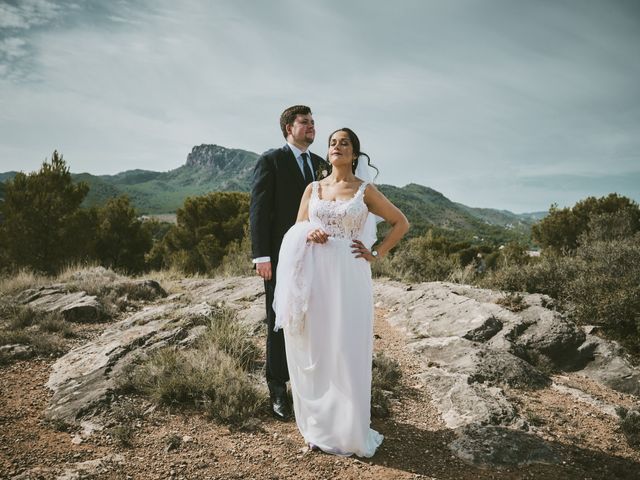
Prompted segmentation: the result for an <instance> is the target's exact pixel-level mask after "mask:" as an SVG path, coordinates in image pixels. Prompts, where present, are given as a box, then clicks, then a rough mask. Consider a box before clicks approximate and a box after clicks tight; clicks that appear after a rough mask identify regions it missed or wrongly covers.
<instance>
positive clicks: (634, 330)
mask: <svg viewBox="0 0 640 480" xmlns="http://www.w3.org/2000/svg"><path fill="white" fill-rule="evenodd" d="M575 261H576V265H577V274H576V275H575V276H574V277H573V279H571V280H570V281H569V282H567V285H566V288H565V289H564V292H563V297H564V300H565V301H567V302H570V303H571V305H572V308H571V315H572V317H573V319H575V320H576V321H577V322H579V323H583V324H596V325H601V326H603V327H604V329H605V330H606V331H608V332H609V333H612V334H615V335H616V336H618V337H621V338H625V337H629V336H631V337H633V338H636V339H637V338H639V337H640V234H636V235H634V236H633V237H630V238H626V239H621V240H612V241H595V242H591V243H585V244H583V245H581V246H580V247H579V248H578V250H577V252H576V259H575ZM639 347H640V346H639Z"/></svg>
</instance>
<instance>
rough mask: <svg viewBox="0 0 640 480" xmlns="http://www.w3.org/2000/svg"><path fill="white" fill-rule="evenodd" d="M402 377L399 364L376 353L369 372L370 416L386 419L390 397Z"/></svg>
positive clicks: (382, 354)
mask: <svg viewBox="0 0 640 480" xmlns="http://www.w3.org/2000/svg"><path fill="white" fill-rule="evenodd" d="M401 377H402V370H401V369H400V364H399V363H398V362H396V361H395V360H393V359H391V358H389V357H386V356H385V355H384V353H377V354H376V355H374V357H373V364H372V370H371V415H372V416H373V417H378V418H386V417H388V416H389V413H390V403H391V402H390V397H391V396H392V395H393V394H394V393H395V392H396V390H397V389H398V386H399V384H400V378H401Z"/></svg>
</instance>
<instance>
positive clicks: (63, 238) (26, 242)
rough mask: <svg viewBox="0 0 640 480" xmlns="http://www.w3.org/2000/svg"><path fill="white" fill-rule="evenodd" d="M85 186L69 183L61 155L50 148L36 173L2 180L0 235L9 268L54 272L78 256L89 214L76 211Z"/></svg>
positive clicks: (67, 172) (80, 253) (88, 223)
mask: <svg viewBox="0 0 640 480" xmlns="http://www.w3.org/2000/svg"><path fill="white" fill-rule="evenodd" d="M88 191H89V187H88V186H87V185H86V184H85V183H78V184H74V183H73V181H72V180H71V174H70V173H69V168H68V167H67V165H66V163H65V161H64V159H63V157H62V155H60V154H59V153H58V152H57V151H54V152H53V155H52V156H51V161H50V162H47V161H46V160H45V161H44V163H43V164H42V167H41V168H40V170H39V171H37V172H33V173H30V174H25V173H22V172H21V173H18V174H17V175H16V176H15V177H14V178H13V180H10V181H8V182H7V183H6V184H5V192H4V201H3V202H0V218H2V223H1V224H0V238H1V239H2V248H3V249H4V251H5V252H4V255H5V257H6V259H7V261H8V262H9V263H10V264H11V265H12V266H13V267H18V268H22V267H27V268H32V269H34V270H36V271H41V272H45V273H55V272H56V271H58V270H59V269H60V267H62V266H64V265H65V264H67V263H69V262H71V261H74V260H77V259H79V257H81V256H82V255H84V254H85V253H86V251H87V250H86V248H83V247H82V245H83V244H84V242H82V244H81V245H80V247H81V248H77V247H78V246H79V245H78V239H79V238H85V237H86V233H87V232H86V230H85V234H82V232H81V229H83V228H84V229H86V228H87V227H89V228H90V223H91V219H90V215H88V214H87V212H81V211H80V204H81V203H82V201H83V200H84V198H85V196H86V195H87V192H88Z"/></svg>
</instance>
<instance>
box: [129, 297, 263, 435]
mask: <svg viewBox="0 0 640 480" xmlns="http://www.w3.org/2000/svg"><path fill="white" fill-rule="evenodd" d="M205 324H206V325H207V327H208V328H207V330H206V332H205V333H204V334H203V335H202V337H200V339H199V340H198V341H197V342H196V343H195V344H194V345H193V347H192V348H191V349H188V350H179V349H177V348H175V347H167V348H164V349H162V350H160V351H158V352H156V353H154V354H153V355H151V356H150V357H149V358H148V359H146V361H144V362H143V363H142V364H140V365H137V366H134V367H133V368H132V369H131V370H130V372H129V373H128V375H127V376H128V379H127V380H126V381H125V382H123V383H122V384H121V385H120V386H119V388H120V390H123V391H132V390H133V391H138V392H141V393H143V394H145V395H146V396H148V397H149V398H151V399H152V400H153V401H154V402H156V403H158V404H161V405H170V406H171V405H174V406H184V407H189V408H198V409H203V410H205V411H206V412H207V413H208V414H209V415H210V416H211V417H212V418H214V419H216V420H218V421H220V422H223V423H238V422H242V421H244V420H246V419H247V418H249V417H251V416H253V415H255V414H256V412H257V411H258V410H259V409H260V408H262V407H263V406H264V405H265V401H266V392H264V391H262V390H261V389H259V388H258V387H257V386H256V383H255V381H254V380H253V378H252V377H251V374H250V370H251V369H252V368H254V366H255V364H256V359H257V357H258V355H259V350H258V349H257V348H256V347H255V345H254V344H253V343H252V341H251V339H250V336H249V332H248V331H247V330H246V329H245V328H244V327H242V326H241V324H239V322H238V320H237V319H236V316H235V313H234V312H233V310H231V309H228V308H227V307H220V308H219V309H218V310H217V311H216V312H214V314H213V315H212V316H211V317H210V318H209V319H207V323H205Z"/></svg>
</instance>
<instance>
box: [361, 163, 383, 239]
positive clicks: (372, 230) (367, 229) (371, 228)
mask: <svg viewBox="0 0 640 480" xmlns="http://www.w3.org/2000/svg"><path fill="white" fill-rule="evenodd" d="M371 170H372V169H371V167H370V166H369V162H368V158H367V157H366V156H365V155H360V157H359V158H358V166H357V167H356V171H355V173H354V174H355V176H356V177H358V178H359V179H360V180H364V181H365V182H368V183H373V177H372V176H371ZM382 220H383V219H382V218H381V217H379V216H377V215H374V214H373V213H369V215H368V216H367V220H366V221H365V223H364V226H363V227H362V234H361V238H360V240H361V241H362V243H364V245H365V247H367V248H371V247H372V246H373V244H374V243H376V240H377V239H378V234H377V231H378V227H377V225H378V223H380V222H381V221H382Z"/></svg>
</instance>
